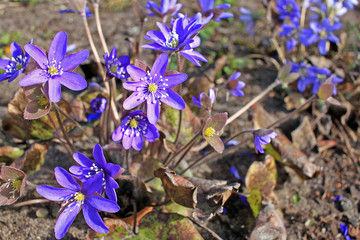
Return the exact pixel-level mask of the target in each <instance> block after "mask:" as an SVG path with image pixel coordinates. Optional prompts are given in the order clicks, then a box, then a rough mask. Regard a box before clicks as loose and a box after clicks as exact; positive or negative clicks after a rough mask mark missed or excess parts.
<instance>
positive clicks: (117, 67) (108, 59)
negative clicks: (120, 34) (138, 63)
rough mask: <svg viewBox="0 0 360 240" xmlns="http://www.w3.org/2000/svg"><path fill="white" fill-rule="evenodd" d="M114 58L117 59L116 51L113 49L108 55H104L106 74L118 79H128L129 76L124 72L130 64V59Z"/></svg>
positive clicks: (127, 57) (124, 57)
mask: <svg viewBox="0 0 360 240" xmlns="http://www.w3.org/2000/svg"><path fill="white" fill-rule="evenodd" d="M116 57H117V51H116V48H115V47H114V48H113V49H112V50H111V53H110V55H108V53H105V56H104V58H105V67H106V70H107V73H108V74H110V75H111V76H113V77H116V78H118V79H126V78H128V77H129V74H128V73H127V71H126V67H127V66H128V65H129V64H130V57H129V56H121V57H119V58H116Z"/></svg>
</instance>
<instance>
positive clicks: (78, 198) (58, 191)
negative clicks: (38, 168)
mask: <svg viewBox="0 0 360 240" xmlns="http://www.w3.org/2000/svg"><path fill="white" fill-rule="evenodd" d="M55 177H56V181H57V182H58V183H59V185H60V186H62V187H63V188H56V187H51V186H46V185H40V186H38V187H37V188H36V191H37V192H38V193H39V194H40V195H41V196H43V197H44V198H47V199H49V200H51V201H64V203H63V204H62V206H61V209H60V211H59V214H58V218H57V221H56V224H55V237H56V239H61V238H63V237H64V236H65V234H66V232H67V230H68V229H69V227H70V225H71V224H72V222H73V221H74V219H75V217H76V215H77V214H78V213H79V212H80V211H81V209H82V211H83V215H84V218H85V221H86V223H87V224H88V225H89V227H91V228H92V229H94V230H95V231H96V232H99V233H107V232H108V231H109V229H108V228H107V227H106V226H105V224H104V222H103V221H102V219H101V217H100V215H99V213H98V211H105V212H111V213H115V212H118V211H119V210H120V207H119V206H118V205H117V204H116V202H114V201H112V200H109V199H106V198H103V197H101V196H100V195H98V194H96V191H97V190H98V189H99V188H100V187H101V186H102V182H103V180H102V175H101V174H97V175H95V177H93V178H92V179H91V180H89V181H86V182H84V183H82V182H81V181H80V180H79V179H76V178H75V177H73V176H72V175H70V174H69V173H68V172H67V171H66V170H65V169H63V168H61V167H56V168H55Z"/></svg>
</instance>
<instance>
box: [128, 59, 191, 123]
mask: <svg viewBox="0 0 360 240" xmlns="http://www.w3.org/2000/svg"><path fill="white" fill-rule="evenodd" d="M168 62H169V57H168V56H167V55H166V54H164V53H163V54H160V55H159V56H158V57H157V58H156V60H155V62H154V65H153V67H152V69H151V71H147V72H145V71H144V70H142V69H140V68H138V67H135V66H134V65H129V66H128V67H127V71H128V73H129V74H130V77H131V78H132V79H133V80H134V81H132V82H130V81H128V82H125V83H124V84H123V87H124V88H125V89H127V90H130V91H134V92H133V93H132V94H131V95H130V96H129V97H128V98H127V99H126V100H125V101H124V104H123V107H124V108H125V109H127V110H130V109H133V108H135V107H137V106H138V105H140V104H141V103H143V102H145V101H146V106H147V117H148V119H149V122H150V123H151V124H156V123H157V121H158V120H159V115H160V101H161V102H163V103H165V104H167V105H169V106H170V107H172V108H175V109H178V110H183V109H184V108H185V101H184V100H183V99H182V98H181V96H180V95H179V94H177V93H176V92H174V91H173V90H171V88H172V87H174V86H176V85H178V84H181V83H182V82H184V81H185V80H186V79H187V75H186V74H185V73H179V74H172V75H166V76H165V72H166V69H167V65H168Z"/></svg>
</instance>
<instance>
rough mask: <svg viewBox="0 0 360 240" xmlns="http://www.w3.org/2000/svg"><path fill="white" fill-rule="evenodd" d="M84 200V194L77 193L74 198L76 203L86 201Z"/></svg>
mask: <svg viewBox="0 0 360 240" xmlns="http://www.w3.org/2000/svg"><path fill="white" fill-rule="evenodd" d="M84 198H85V196H84V194H82V193H80V192H77V193H75V196H74V199H75V201H77V202H82V201H84Z"/></svg>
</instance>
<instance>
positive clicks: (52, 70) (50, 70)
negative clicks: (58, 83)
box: [48, 66, 59, 76]
mask: <svg viewBox="0 0 360 240" xmlns="http://www.w3.org/2000/svg"><path fill="white" fill-rule="evenodd" d="M48 73H49V74H50V75H51V76H53V75H57V74H59V71H58V69H57V67H54V66H52V67H49V68H48Z"/></svg>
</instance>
